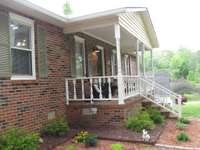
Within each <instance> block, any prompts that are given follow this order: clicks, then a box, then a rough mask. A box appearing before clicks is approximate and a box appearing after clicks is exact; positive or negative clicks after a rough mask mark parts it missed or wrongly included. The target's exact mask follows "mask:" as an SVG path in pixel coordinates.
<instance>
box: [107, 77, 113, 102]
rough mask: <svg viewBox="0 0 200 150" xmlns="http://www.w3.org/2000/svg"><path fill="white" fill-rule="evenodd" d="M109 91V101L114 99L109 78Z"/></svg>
mask: <svg viewBox="0 0 200 150" xmlns="http://www.w3.org/2000/svg"><path fill="white" fill-rule="evenodd" d="M108 91H109V99H112V91H111V80H110V77H108Z"/></svg>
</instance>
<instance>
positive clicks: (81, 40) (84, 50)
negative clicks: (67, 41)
mask: <svg viewBox="0 0 200 150" xmlns="http://www.w3.org/2000/svg"><path fill="white" fill-rule="evenodd" d="M74 42H75V43H74V45H75V44H76V42H79V43H82V44H83V77H85V76H86V58H85V54H86V48H85V39H84V38H82V37H80V36H78V35H74ZM74 49H75V47H74ZM75 52H76V50H75ZM75 67H76V66H75ZM74 69H76V68H74ZM75 77H81V76H79V75H77V74H76V72H75Z"/></svg>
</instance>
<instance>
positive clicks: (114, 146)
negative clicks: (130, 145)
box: [111, 144, 123, 150]
mask: <svg viewBox="0 0 200 150" xmlns="http://www.w3.org/2000/svg"><path fill="white" fill-rule="evenodd" d="M111 149H112V150H123V145H122V144H112V146H111Z"/></svg>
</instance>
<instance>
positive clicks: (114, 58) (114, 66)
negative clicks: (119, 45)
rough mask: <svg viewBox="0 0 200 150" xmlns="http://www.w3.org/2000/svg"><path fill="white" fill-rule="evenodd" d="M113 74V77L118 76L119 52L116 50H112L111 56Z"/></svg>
mask: <svg viewBox="0 0 200 150" xmlns="http://www.w3.org/2000/svg"><path fill="white" fill-rule="evenodd" d="M111 72H112V75H113V76H115V75H117V52H116V50H112V54H111Z"/></svg>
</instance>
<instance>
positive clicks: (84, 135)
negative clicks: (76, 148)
mask: <svg viewBox="0 0 200 150" xmlns="http://www.w3.org/2000/svg"><path fill="white" fill-rule="evenodd" d="M88 135H89V133H88V132H87V131H81V132H79V133H78V134H77V136H75V138H74V140H75V143H85V140H86V138H87V137H88Z"/></svg>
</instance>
